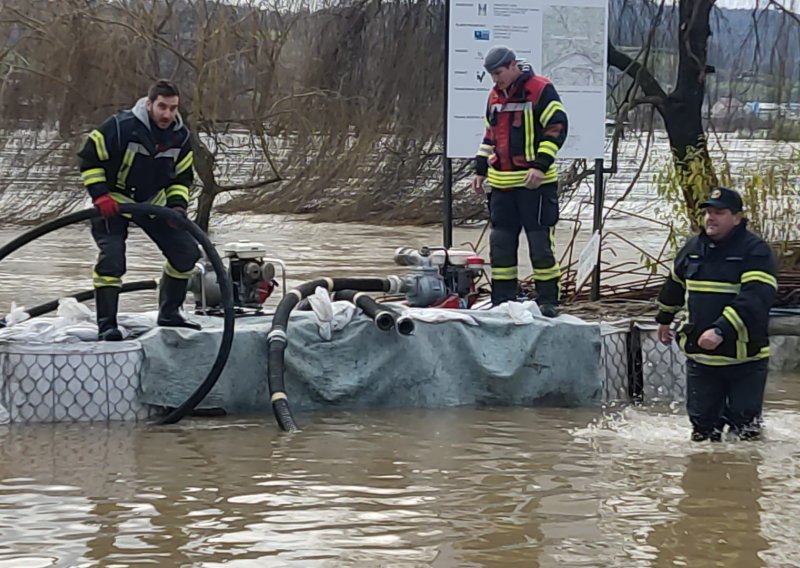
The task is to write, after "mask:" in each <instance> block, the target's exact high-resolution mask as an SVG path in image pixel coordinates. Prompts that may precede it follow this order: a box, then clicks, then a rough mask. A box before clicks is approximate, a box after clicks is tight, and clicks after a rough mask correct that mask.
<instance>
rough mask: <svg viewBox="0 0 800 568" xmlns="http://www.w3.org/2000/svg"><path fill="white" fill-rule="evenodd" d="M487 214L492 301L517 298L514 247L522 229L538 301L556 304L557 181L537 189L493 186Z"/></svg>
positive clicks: (557, 290) (516, 245)
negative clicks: (504, 188) (526, 239)
mask: <svg viewBox="0 0 800 568" xmlns="http://www.w3.org/2000/svg"><path fill="white" fill-rule="evenodd" d="M489 216H490V220H491V224H492V232H491V236H490V238H489V248H490V255H491V263H492V303H493V304H494V305H498V304H501V303H503V302H507V301H513V300H516V299H517V279H518V276H517V250H518V248H519V234H520V231H521V230H523V229H524V231H525V235H526V236H527V238H528V249H529V251H530V257H531V265H532V266H533V278H534V281H535V282H536V291H537V292H538V294H539V300H538V301H539V304H540V305H544V304H552V305H556V304H558V300H559V279H560V275H561V272H560V268H559V266H558V263H557V262H556V259H555V253H554V251H553V247H554V242H553V239H554V231H555V225H556V223H557V222H558V184H555V183H548V184H545V185H542V186H540V187H538V188H537V189H528V188H525V187H520V188H514V189H511V190H498V189H494V190H492V192H491V193H490V194H489Z"/></svg>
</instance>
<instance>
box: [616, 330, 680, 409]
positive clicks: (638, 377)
mask: <svg viewBox="0 0 800 568" xmlns="http://www.w3.org/2000/svg"><path fill="white" fill-rule="evenodd" d="M657 329H658V327H657V326H656V325H654V324H648V323H641V322H635V321H632V320H623V321H619V322H615V323H613V324H603V325H602V326H601V335H602V347H601V352H600V356H601V362H600V366H601V369H602V371H603V373H604V375H603V402H604V403H613V402H634V401H636V402H645V401H646V402H657V401H669V402H671V401H682V400H685V399H686V367H685V365H686V357H685V356H684V355H683V353H681V351H680V349H679V348H678V345H677V344H676V343H673V344H672V345H664V344H662V343H661V342H659V341H658V337H657V335H656V330H657Z"/></svg>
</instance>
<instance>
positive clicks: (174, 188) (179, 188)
mask: <svg viewBox="0 0 800 568" xmlns="http://www.w3.org/2000/svg"><path fill="white" fill-rule="evenodd" d="M172 197H181V198H183V199H184V200H185V201H189V188H188V187H186V186H185V185H179V184H175V185H171V186H169V187H168V188H167V200H169V199H170V198H172Z"/></svg>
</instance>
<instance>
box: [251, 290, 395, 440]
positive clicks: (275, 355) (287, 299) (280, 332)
mask: <svg viewBox="0 0 800 568" xmlns="http://www.w3.org/2000/svg"><path fill="white" fill-rule="evenodd" d="M319 286H321V287H323V288H325V289H326V290H328V291H329V292H338V291H341V290H352V291H354V292H386V293H389V294H398V293H400V292H401V289H402V286H403V281H402V279H401V278H400V277H398V276H388V277H386V278H320V279H318V280H311V281H310V282H305V283H303V284H301V285H300V286H298V287H297V288H294V289H293V290H290V291H289V292H287V293H286V295H285V296H284V297H283V299H282V300H281V301H280V303H279V304H278V307H277V309H276V310H275V315H274V316H273V317H272V327H271V328H270V330H269V334H268V335H267V343H268V345H269V355H268V357H269V359H268V366H269V375H268V381H269V395H270V402H271V403H272V411H273V413H274V414H275V420H276V421H277V422H278V426H279V427H280V428H281V430H284V431H285V432H296V431H297V430H299V428H298V427H297V424H296V423H295V421H294V417H292V411H291V409H290V408H289V399H288V398H287V397H286V392H285V388H286V387H285V385H284V381H283V374H284V352H285V351H286V343H287V337H286V328H287V326H288V323H289V315H290V314H291V312H292V310H293V309H294V307H295V306H296V305H297V304H298V303H299V302H300V301H301V300H302V299H304V298H306V297H307V296H310V295H311V294H313V293H314V290H316V289H317V287H319Z"/></svg>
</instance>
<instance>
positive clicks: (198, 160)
mask: <svg viewBox="0 0 800 568" xmlns="http://www.w3.org/2000/svg"><path fill="white" fill-rule="evenodd" d="M191 132H192V148H193V149H194V169H195V171H196V172H197V177H199V178H200V182H201V183H202V187H201V188H200V195H199V196H198V197H197V213H196V214H195V218H194V222H195V223H196V224H197V225H198V226H199V227H200V228H201V229H203V231H205V232H206V233H207V232H208V224H209V221H210V219H211V208H212V207H213V206H214V199H215V198H216V197H217V195H218V194H219V190H220V188H219V184H217V178H216V176H215V175H214V163H215V160H214V155H213V154H212V153H211V151H210V150H209V149H208V147H207V146H206V145H205V144H203V142H202V141H201V140H200V136H199V135H198V134H197V132H196V131H195V130H194V129H192V131H191Z"/></svg>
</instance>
